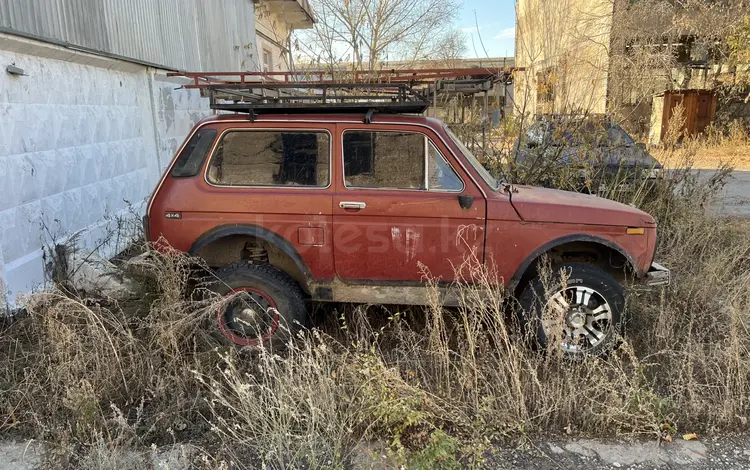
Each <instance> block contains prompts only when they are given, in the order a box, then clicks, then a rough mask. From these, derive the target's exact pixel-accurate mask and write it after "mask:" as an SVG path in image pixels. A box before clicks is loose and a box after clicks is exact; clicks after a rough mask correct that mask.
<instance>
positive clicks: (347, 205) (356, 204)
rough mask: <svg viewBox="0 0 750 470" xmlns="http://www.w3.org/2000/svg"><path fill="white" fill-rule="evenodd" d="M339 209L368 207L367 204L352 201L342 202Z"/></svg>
mask: <svg viewBox="0 0 750 470" xmlns="http://www.w3.org/2000/svg"><path fill="white" fill-rule="evenodd" d="M339 207H340V208H342V209H357V210H360V209H364V208H365V207H367V204H365V203H364V202H351V201H341V202H339Z"/></svg>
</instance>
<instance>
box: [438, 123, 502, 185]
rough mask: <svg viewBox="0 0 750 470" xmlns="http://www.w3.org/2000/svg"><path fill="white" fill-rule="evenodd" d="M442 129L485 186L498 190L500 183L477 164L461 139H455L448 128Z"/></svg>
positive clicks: (445, 126)
mask: <svg viewBox="0 0 750 470" xmlns="http://www.w3.org/2000/svg"><path fill="white" fill-rule="evenodd" d="M443 128H444V129H445V133H446V134H448V137H450V139H451V140H452V141H453V143H454V144H456V147H458V149H459V150H460V151H461V153H463V154H464V157H465V158H466V160H467V161H468V162H469V164H470V165H471V166H472V167H473V168H474V169H475V170H476V172H477V173H479V176H480V177H481V178H482V179H483V180H484V182H485V183H487V185H488V186H489V187H490V188H492V189H493V190H494V191H497V190H498V189H500V182H499V181H498V180H497V179H495V177H493V176H492V175H491V174H490V172H489V171H487V169H486V168H485V167H483V166H482V164H481V163H479V160H477V157H475V156H474V154H472V153H471V150H469V149H468V148H466V146H465V145H464V144H463V142H461V139H459V138H458V137H456V135H455V134H454V133H453V132H452V131H451V130H450V128H448V126H447V125H443Z"/></svg>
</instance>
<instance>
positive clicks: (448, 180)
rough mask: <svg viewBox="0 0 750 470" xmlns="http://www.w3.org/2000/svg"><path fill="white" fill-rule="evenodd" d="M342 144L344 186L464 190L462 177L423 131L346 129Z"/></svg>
mask: <svg viewBox="0 0 750 470" xmlns="http://www.w3.org/2000/svg"><path fill="white" fill-rule="evenodd" d="M343 145H344V147H343V151H344V183H345V185H346V186H347V187H353V188H380V189H411V190H436V191H461V190H462V189H463V182H462V181H461V179H460V178H459V177H458V175H456V173H455V171H453V168H451V166H450V165H449V164H448V162H447V161H446V160H445V157H443V155H442V154H441V153H440V151H439V150H438V149H437V148H436V147H435V145H434V144H433V143H432V142H430V140H429V139H428V138H427V137H426V136H425V135H424V134H419V133H416V132H393V131H359V130H357V131H346V132H344V137H343ZM425 175H427V177H426V176H425Z"/></svg>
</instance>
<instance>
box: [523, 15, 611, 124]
mask: <svg viewBox="0 0 750 470" xmlns="http://www.w3.org/2000/svg"><path fill="white" fill-rule="evenodd" d="M611 28H612V1H611V0H519V1H518V3H517V24H516V57H515V63H516V67H518V68H521V69H523V71H519V72H517V73H516V76H515V83H514V92H515V99H516V112H517V113H519V114H525V115H533V114H536V113H571V112H590V113H604V112H605V111H606V100H607V76H608V68H609V47H610V32H611Z"/></svg>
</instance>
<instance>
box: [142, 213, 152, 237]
mask: <svg viewBox="0 0 750 470" xmlns="http://www.w3.org/2000/svg"><path fill="white" fill-rule="evenodd" d="M143 239H144V240H146V241H147V242H150V241H151V230H150V227H149V225H148V214H146V215H144V216H143Z"/></svg>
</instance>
